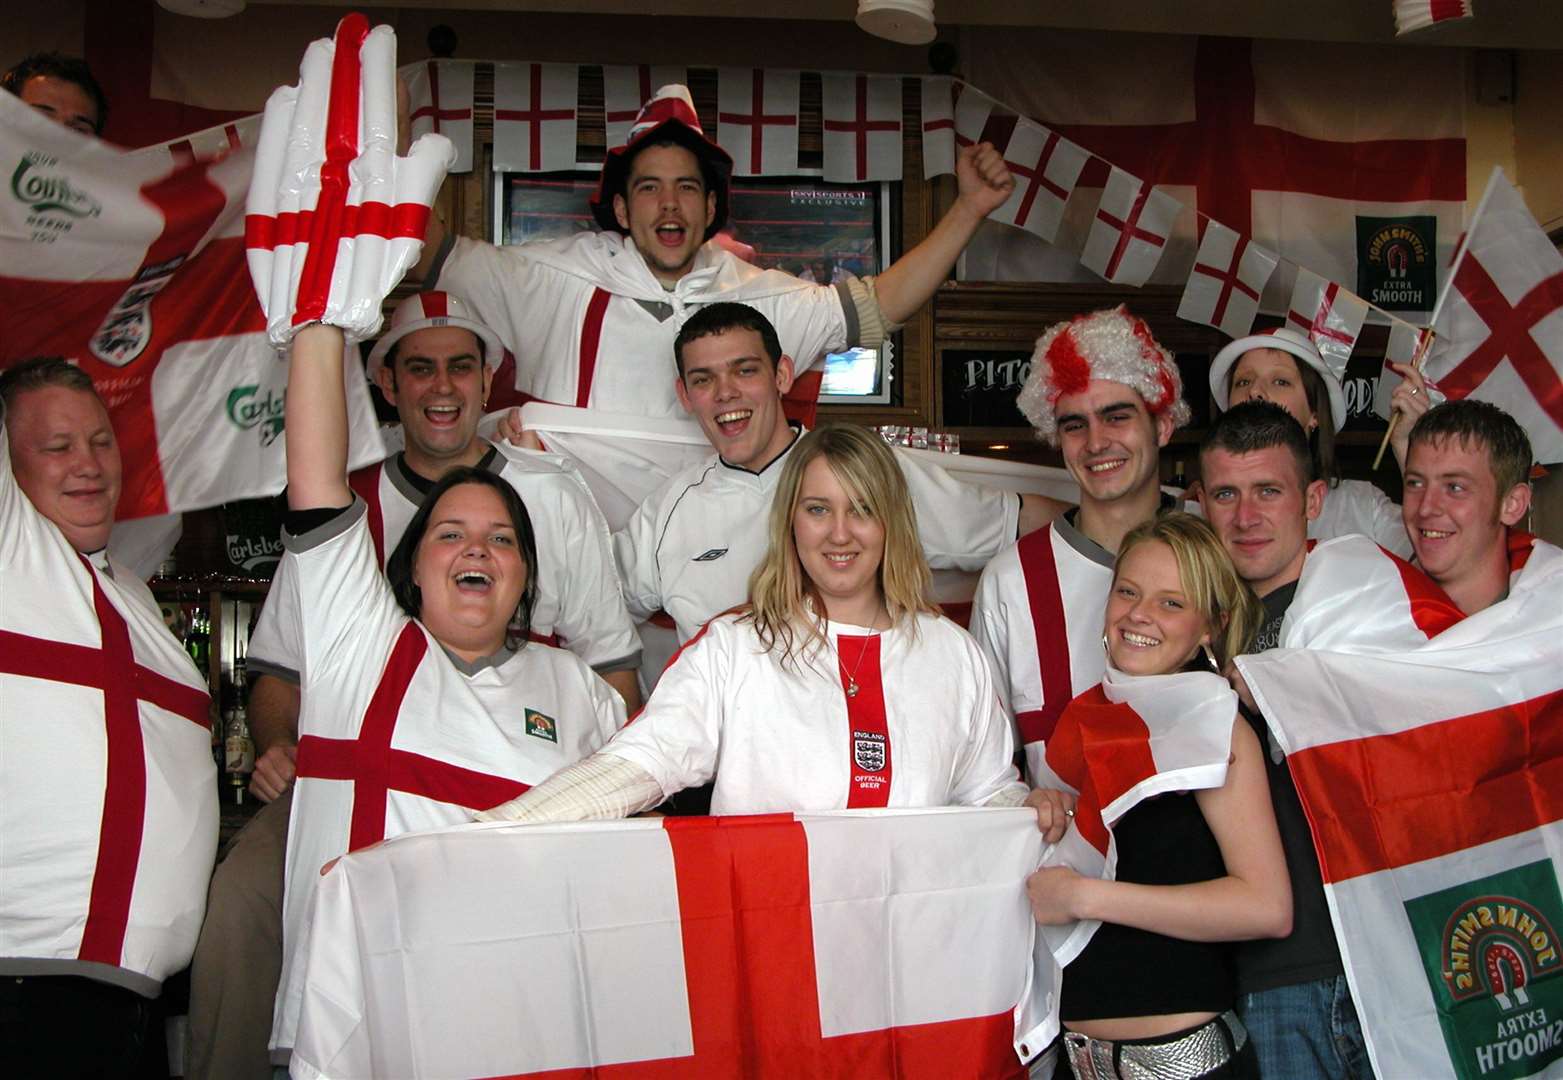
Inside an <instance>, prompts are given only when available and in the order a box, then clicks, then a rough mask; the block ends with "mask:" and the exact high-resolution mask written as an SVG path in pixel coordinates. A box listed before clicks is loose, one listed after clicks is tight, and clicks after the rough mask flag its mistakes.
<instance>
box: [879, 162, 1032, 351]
mask: <svg viewBox="0 0 1563 1080" xmlns="http://www.w3.org/2000/svg"><path fill="white" fill-rule="evenodd" d="M955 179H956V183H957V185H958V189H959V194H958V195H957V196H956V197H955V205H954V206H951V207H950V209H949V212H948V213H946V214H945V215H944V217H942V218H940V219H939V223H938V224H937V225H935V226H934V227H933V231H932V232H930V233H929V234H928V235H927V236H926V237H924V238H923V242H922V243H920V244H918V245H917V246H916V247H914V248H913V249H912V250H911V251H908V252H907V253H906V254H905V255H902V256H901V257H900V258H899V259H897V260H896V261H895V262H894V263H892V264H891V265H890V267H889V268H887V269H886V270H885V272H884V273H882V274H880V275H879V276H878V277H876V278H875V279H874V287H875V292H876V294H877V296H878V298H879V310H880V311H881V312H882V313H883V314H884V317H885V319H886V321H888V322H892V323H903V322H906V320H908V319H910V318H911V317H912V315H913V314H915V313H916V311H917V309H918V308H920V307H922V306H923V305H924V304H926V303H927V302H928V298H929V297H931V296H932V295H933V294H934V290H935V289H937V288H938V287H939V286H940V284H942V283H943V282H944V279H945V278H947V277H949V275H950V268H951V267H953V266H954V265H955V260H956V259H958V258H959V257H960V254H961V252H962V251H964V250H966V245H967V244H968V243H970V242H971V238H972V236H973V235H974V234H975V233H976V232H977V226H978V225H981V224H982V219H983V218H985V217H987V216H988V215H989V214H991V213H993V211H995V210H997V209H998V208H999V207H1001V206H1003V205H1004V202H1005V200H1006V199H1008V198H1009V193H1010V192H1011V191H1013V190H1014V189H1015V178H1014V177H1013V176H1011V175H1010V171H1009V167H1008V166H1007V165H1005V164H1004V155H1002V154H1000V153H999V152H998V151H997V150H995V149H993V146H992V145H991V144H990V143H977V144H975V145H973V146H967V147H964V148H963V149H962V150H961V152H960V155H959V156H958V157H957V158H956V160H955Z"/></svg>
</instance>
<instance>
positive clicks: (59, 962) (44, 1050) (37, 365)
mask: <svg viewBox="0 0 1563 1080" xmlns="http://www.w3.org/2000/svg"><path fill="white" fill-rule="evenodd" d="M0 426H3V428H4V431H3V434H0V598H3V599H0V792H3V795H0V975H3V976H4V978H3V979H0V1063H3V1067H4V1071H5V1073H6V1074H7V1075H9V1076H125V1077H132V1076H138V1075H140V1072H139V1068H140V1065H141V1061H142V1053H143V1050H144V1049H145V1046H146V1043H147V1040H148V1039H149V1038H150V1037H152V1035H153V1034H154V1033H153V1032H152V1031H150V1030H149V1025H148V1020H149V1018H150V1017H151V999H153V998H156V997H157V996H158V994H159V993H160V992H161V990H162V983H163V980H164V979H165V978H167V977H168V976H169V975H171V974H173V973H174V972H176V971H178V970H179V969H180V968H182V967H184V965H185V964H186V962H187V961H188V960H189V958H190V953H191V950H192V949H193V948H194V947H195V940H196V934H197V932H198V931H199V929H200V926H201V916H202V912H203V909H204V907H205V899H206V881H207V878H208V876H209V875H210V873H211V868H212V859H213V856H214V855H215V854H216V848H217V788H216V775H215V771H214V765H213V761H212V755H211V728H210V724H211V720H210V713H209V699H208V695H207V691H206V684H205V682H204V681H203V679H202V677H201V674H200V672H198V671H196V669H195V665H194V664H192V663H191V661H190V657H189V655H188V654H186V653H185V651H184V649H183V647H182V646H181V645H180V643H179V642H178V641H177V640H175V639H174V637H173V635H172V634H170V633H169V632H168V629H167V628H166V627H165V626H164V625H163V619H162V616H161V614H160V613H159V611H158V607H157V604H156V603H155V602H154V601H153V599H152V596H151V594H150V593H149V592H148V591H147V588H146V586H145V585H144V584H142V582H141V581H140V580H139V579H137V578H136V576H135V575H134V574H133V573H131V572H130V571H129V570H127V569H126V568H125V567H123V566H120V565H118V564H117V563H116V562H115V561H114V560H112V559H110V558H109V556H108V554H107V551H106V548H107V545H108V539H109V532H110V530H111V529H112V528H113V525H114V507H115V504H116V503H117V502H118V500H119V490H120V455H119V444H118V443H117V441H116V440H115V436H114V429H113V427H112V426H111V425H110V423H109V416H108V412H107V410H105V409H104V407H103V403H102V402H101V401H100V400H99V399H98V395H97V392H96V391H95V390H94V389H93V385H92V380H91V379H89V378H88V377H87V375H86V374H85V373H84V372H82V371H81V369H79V368H77V367H74V366H72V365H71V364H69V363H67V362H66V361H64V360H61V359H58V358H47V359H39V360H27V361H23V362H21V363H19V364H16V365H15V366H13V367H11V368H9V369H7V370H6V371H5V372H4V373H3V374H0Z"/></svg>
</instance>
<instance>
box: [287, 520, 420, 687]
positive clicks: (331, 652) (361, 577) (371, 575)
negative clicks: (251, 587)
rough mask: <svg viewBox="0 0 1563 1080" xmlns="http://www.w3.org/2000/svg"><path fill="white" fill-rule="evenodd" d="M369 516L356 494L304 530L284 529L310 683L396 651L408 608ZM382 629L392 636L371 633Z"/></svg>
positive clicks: (305, 670)
mask: <svg viewBox="0 0 1563 1080" xmlns="http://www.w3.org/2000/svg"><path fill="white" fill-rule="evenodd" d="M368 517H369V514H368V507H367V506H366V505H365V504H364V501H363V500H362V499H360V498H358V497H357V496H356V495H355V496H354V497H353V505H352V506H351V507H349V508H348V509H347V510H345V511H343V512H342V513H341V514H338V515H337V516H336V517H334V518H332V519H331V520H330V521H328V522H326V523H325V524H324V525H321V526H319V527H318V528H314V529H311V530H310V531H308V532H306V533H302V534H300V535H298V536H294V535H293V534H292V533H290V532H288V531H287V530H286V529H284V530H283V533H282V545H283V549H284V550H283V554H282V566H283V567H289V566H290V564H291V567H290V568H291V570H292V572H293V573H294V575H295V582H296V584H295V590H296V592H297V595H298V598H299V604H300V618H299V620H298V625H299V628H300V630H299V642H300V645H301V648H300V651H299V659H300V660H301V662H302V663H301V666H300V668H299V672H300V674H301V675H304V676H306V677H307V679H308V682H309V684H314V683H315V682H319V681H321V680H322V679H324V678H326V673H327V672H331V671H337V670H339V669H342V668H345V667H356V666H359V665H361V663H362V661H363V658H364V657H365V656H366V655H376V656H378V655H381V654H382V653H384V652H386V651H389V648H390V639H391V637H392V636H393V635H394V634H395V633H396V632H397V629H398V627H399V624H400V621H401V620H400V618H399V616H400V615H401V614H402V612H401V608H400V607H399V606H398V605H397V603H396V597H395V596H394V595H393V594H392V592H391V585H390V582H388V581H386V580H385V575H384V574H382V573H381V572H380V563H379V561H378V560H377V559H376V558H375V553H374V540H373V539H372V538H371V537H370V535H369V523H368ZM279 569H280V567H279ZM376 636H380V637H384V638H385V641H384V642H377V641H374V640H371V639H372V638H374V637H376ZM306 689H307V686H306Z"/></svg>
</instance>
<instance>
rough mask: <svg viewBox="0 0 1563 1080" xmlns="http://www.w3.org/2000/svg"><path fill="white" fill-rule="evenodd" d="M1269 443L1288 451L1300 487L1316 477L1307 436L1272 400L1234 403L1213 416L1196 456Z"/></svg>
mask: <svg viewBox="0 0 1563 1080" xmlns="http://www.w3.org/2000/svg"><path fill="white" fill-rule="evenodd" d="M1298 366H1299V367H1301V366H1302V365H1301V364H1299V365H1298ZM1273 446H1279V447H1281V448H1282V449H1285V450H1288V451H1290V452H1291V455H1292V460H1293V462H1295V463H1296V465H1297V476H1298V479H1300V480H1301V481H1302V486H1303V487H1305V488H1306V487H1307V486H1308V485H1309V484H1311V483H1313V481H1314V480H1315V479H1317V478H1318V473H1317V472H1315V471H1314V460H1313V453H1312V452H1311V451H1310V450H1309V448H1308V436H1307V434H1306V433H1304V431H1303V428H1302V425H1301V424H1299V423H1298V422H1297V418H1296V417H1295V416H1293V415H1292V414H1291V413H1289V412H1287V411H1286V410H1285V409H1284V408H1282V407H1281V406H1279V405H1277V404H1276V403H1275V402H1273V401H1262V400H1259V399H1257V398H1256V399H1254V400H1251V401H1244V402H1241V403H1239V404H1237V405H1234V406H1232V407H1231V408H1230V409H1228V410H1227V411H1226V412H1224V413H1222V414H1221V415H1220V416H1218V417H1216V422H1215V423H1214V424H1212V425H1211V426H1210V430H1209V431H1208V432H1206V434H1205V441H1204V442H1202V443H1201V444H1200V447H1199V456H1200V458H1201V460H1203V459H1204V456H1205V455H1206V454H1208V453H1210V451H1212V450H1225V451H1226V452H1227V453H1229V454H1252V453H1254V452H1255V451H1258V450H1268V449H1270V448H1271V447H1273Z"/></svg>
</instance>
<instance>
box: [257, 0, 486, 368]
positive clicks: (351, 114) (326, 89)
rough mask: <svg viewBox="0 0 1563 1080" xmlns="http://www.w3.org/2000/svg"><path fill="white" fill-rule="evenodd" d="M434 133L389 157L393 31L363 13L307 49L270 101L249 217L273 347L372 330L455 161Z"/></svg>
mask: <svg viewBox="0 0 1563 1080" xmlns="http://www.w3.org/2000/svg"><path fill="white" fill-rule="evenodd" d="M455 155H456V151H455V148H454V147H453V146H452V145H451V142H450V140H449V139H447V138H445V137H444V136H443V135H437V134H433V133H429V134H425V135H422V136H420V137H419V138H418V140H417V141H416V142H415V143H413V145H412V147H411V149H410V150H409V151H408V153H407V156H406V157H397V156H396V35H395V34H394V33H393V32H392V30H391V28H390V27H388V26H379V27H376V28H375V29H374V30H372V31H371V30H370V29H369V22H368V20H367V19H365V18H364V17H363V16H362V15H359V14H356V13H355V14H352V15H349V16H347V17H346V18H345V19H343V20H342V21H341V22H340V23H338V24H337V30H336V37H335V39H334V40H331V41H327V40H320V41H316V42H314V43H313V44H311V45H310V46H309V48H308V50H306V52H305V53H304V62H303V63H302V64H301V65H300V67H299V83H298V85H297V86H283V87H278V88H277V90H276V91H274V92H273V93H272V95H271V98H270V99H269V100H268V101H267V102H266V112H265V116H264V118H263V120H262V123H261V133H260V140H259V142H258V144H257V146H256V150H255V172H254V175H253V176H252V177H251V179H250V192H249V198H248V202H247V205H246V208H245V209H246V215H245V248H246V253H247V255H248V258H249V264H250V278H251V279H252V280H253V281H254V283H255V291H256V293H257V294H258V295H259V297H260V302H261V309H262V310H263V311H264V312H265V313H266V330H267V333H268V335H269V336H270V337H271V340H272V341H273V342H275V343H276V344H278V345H285V344H287V343H288V342H289V341H290V340H292V337H293V334H294V333H295V332H296V330H297V329H298V328H299V327H300V326H304V325H306V324H308V323H312V322H324V323H328V324H330V325H332V326H339V327H341V328H342V330H343V331H344V332H345V333H346V334H347V336H348V338H349V339H350V340H360V339H363V338H368V337H373V336H374V335H375V334H376V333H378V332H379V330H380V320H381V306H382V304H383V303H384V300H385V297H386V296H387V295H388V294H389V293H390V291H391V290H392V289H393V288H394V287H395V286H396V283H397V282H398V281H400V280H401V279H402V275H404V274H405V273H407V270H408V269H409V268H410V267H411V266H412V265H413V264H414V263H415V262H416V261H417V259H418V253H419V251H420V250H421V249H422V247H423V235H424V230H425V228H426V226H427V225H428V219H429V207H430V206H431V205H432V204H433V202H434V196H435V194H436V193H437V192H438V191H439V187H440V183H441V182H442V181H443V180H444V179H445V172H446V170H447V169H449V168H450V166H451V164H452V163H453V162H454V161H455Z"/></svg>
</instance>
